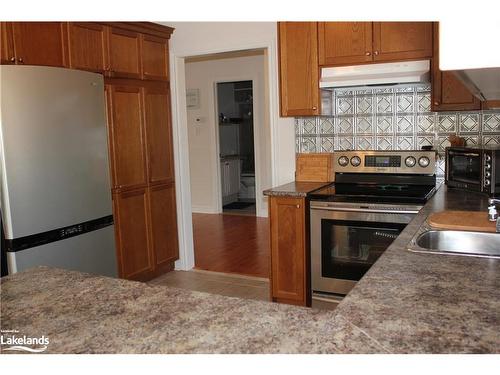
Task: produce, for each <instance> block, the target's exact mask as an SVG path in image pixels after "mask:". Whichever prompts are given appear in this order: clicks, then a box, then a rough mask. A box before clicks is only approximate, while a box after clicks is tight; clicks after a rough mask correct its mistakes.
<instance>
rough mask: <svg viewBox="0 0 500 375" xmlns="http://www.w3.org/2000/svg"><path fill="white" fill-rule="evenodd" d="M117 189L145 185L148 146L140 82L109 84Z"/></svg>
mask: <svg viewBox="0 0 500 375" xmlns="http://www.w3.org/2000/svg"><path fill="white" fill-rule="evenodd" d="M106 94H107V95H106V96H107V100H108V103H107V107H108V123H109V124H108V126H109V134H110V136H109V139H110V148H111V156H112V157H111V166H112V176H113V178H112V180H113V184H112V185H113V188H114V189H121V190H123V189H127V188H136V187H144V186H146V184H147V176H146V147H145V134H144V123H143V122H144V107H143V106H144V104H143V100H142V92H141V88H140V87H138V86H135V85H134V86H125V85H107V86H106Z"/></svg>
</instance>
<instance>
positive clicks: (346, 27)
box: [318, 22, 432, 65]
mask: <svg viewBox="0 0 500 375" xmlns="http://www.w3.org/2000/svg"><path fill="white" fill-rule="evenodd" d="M318 43H319V64H320V65H353V64H363V63H370V62H384V61H399V60H411V59H425V58H431V57H432V22H318Z"/></svg>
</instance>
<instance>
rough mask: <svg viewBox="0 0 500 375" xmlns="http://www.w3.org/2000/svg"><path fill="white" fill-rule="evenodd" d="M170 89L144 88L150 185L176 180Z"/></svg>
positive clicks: (161, 87)
mask: <svg viewBox="0 0 500 375" xmlns="http://www.w3.org/2000/svg"><path fill="white" fill-rule="evenodd" d="M169 105H170V98H169V93H168V87H165V86H163V85H161V86H160V87H146V88H144V112H145V116H144V117H145V123H146V138H147V155H148V168H149V171H148V172H149V182H150V183H165V182H171V181H173V180H174V161H173V152H172V143H173V142H172V124H171V122H170V108H169Z"/></svg>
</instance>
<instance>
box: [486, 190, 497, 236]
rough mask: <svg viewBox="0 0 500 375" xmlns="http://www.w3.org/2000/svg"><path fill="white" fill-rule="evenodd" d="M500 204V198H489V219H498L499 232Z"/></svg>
mask: <svg viewBox="0 0 500 375" xmlns="http://www.w3.org/2000/svg"><path fill="white" fill-rule="evenodd" d="M497 204H500V199H497V198H489V199H488V220H489V221H496V222H497V224H496V230H497V233H500V217H499V216H498V211H497V208H496V205H497Z"/></svg>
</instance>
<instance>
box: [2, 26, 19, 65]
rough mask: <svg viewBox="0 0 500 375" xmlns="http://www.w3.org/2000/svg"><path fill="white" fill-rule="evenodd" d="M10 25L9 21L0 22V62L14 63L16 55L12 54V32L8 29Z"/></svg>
mask: <svg viewBox="0 0 500 375" xmlns="http://www.w3.org/2000/svg"><path fill="white" fill-rule="evenodd" d="M10 27H11V25H10V23H9V22H0V63H1V64H15V62H16V57H15V56H14V46H13V41H12V32H9V31H8V29H9V28H10Z"/></svg>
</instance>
